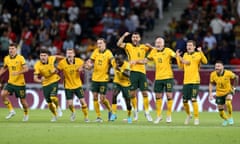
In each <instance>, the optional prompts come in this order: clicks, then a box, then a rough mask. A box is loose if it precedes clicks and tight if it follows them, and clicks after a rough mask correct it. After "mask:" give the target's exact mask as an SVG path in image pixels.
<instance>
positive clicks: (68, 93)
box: [65, 87, 84, 100]
mask: <svg viewBox="0 0 240 144" xmlns="http://www.w3.org/2000/svg"><path fill="white" fill-rule="evenodd" d="M65 94H66V99H67V100H70V99H73V96H74V94H75V95H76V96H77V97H78V98H79V99H81V98H84V91H83V89H82V87H79V88H76V89H65Z"/></svg>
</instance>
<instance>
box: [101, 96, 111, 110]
mask: <svg viewBox="0 0 240 144" xmlns="http://www.w3.org/2000/svg"><path fill="white" fill-rule="evenodd" d="M103 104H104V105H105V106H106V108H107V109H108V111H112V109H111V105H110V103H109V101H108V99H106V98H105V99H104V101H103Z"/></svg>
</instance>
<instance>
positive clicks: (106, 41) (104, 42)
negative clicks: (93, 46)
mask: <svg viewBox="0 0 240 144" xmlns="http://www.w3.org/2000/svg"><path fill="white" fill-rule="evenodd" d="M98 40H102V41H103V42H104V43H107V41H106V40H105V39H104V38H98V39H97V41H98Z"/></svg>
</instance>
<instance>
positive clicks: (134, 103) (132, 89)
mask: <svg viewBox="0 0 240 144" xmlns="http://www.w3.org/2000/svg"><path fill="white" fill-rule="evenodd" d="M130 81H131V87H130V96H131V104H132V108H133V112H134V121H137V120H138V108H137V88H138V75H137V73H136V72H133V71H131V73H130Z"/></svg>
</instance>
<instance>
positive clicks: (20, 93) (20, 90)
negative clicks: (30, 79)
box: [14, 86, 29, 121]
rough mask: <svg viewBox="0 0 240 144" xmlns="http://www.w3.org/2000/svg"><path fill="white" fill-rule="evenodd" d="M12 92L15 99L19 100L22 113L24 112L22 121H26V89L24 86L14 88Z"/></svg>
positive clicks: (27, 109)
mask: <svg viewBox="0 0 240 144" xmlns="http://www.w3.org/2000/svg"><path fill="white" fill-rule="evenodd" d="M14 92H15V95H16V97H17V98H20V102H21V104H22V107H23V111H24V116H23V121H28V119H29V116H28V113H29V108H28V103H27V101H26V87H25V86H15V91H14Z"/></svg>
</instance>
